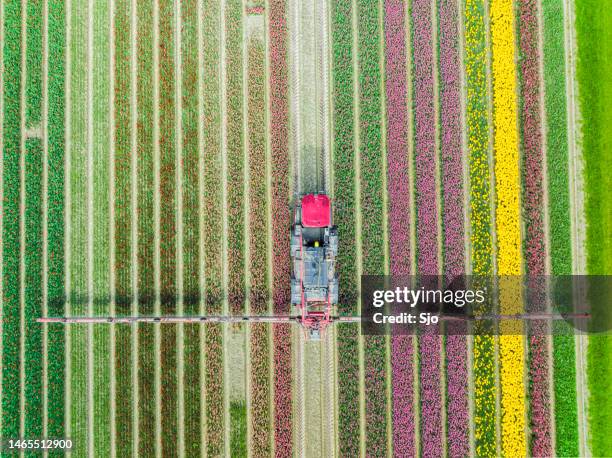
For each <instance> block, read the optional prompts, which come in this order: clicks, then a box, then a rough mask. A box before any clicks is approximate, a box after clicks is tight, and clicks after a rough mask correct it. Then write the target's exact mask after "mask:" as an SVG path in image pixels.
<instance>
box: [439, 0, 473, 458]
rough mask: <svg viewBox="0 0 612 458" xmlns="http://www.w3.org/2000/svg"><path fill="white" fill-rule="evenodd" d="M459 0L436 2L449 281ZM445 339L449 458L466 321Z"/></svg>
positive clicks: (461, 451) (458, 183)
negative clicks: (437, 9) (438, 30)
mask: <svg viewBox="0 0 612 458" xmlns="http://www.w3.org/2000/svg"><path fill="white" fill-rule="evenodd" d="M458 16H459V14H458V11H457V2H455V1H453V0H440V4H439V27H440V33H439V53H440V56H439V62H440V64H439V72H440V104H441V107H440V125H441V132H440V141H441V149H442V154H441V157H442V192H443V194H444V209H443V214H442V219H443V220H442V221H443V226H444V234H443V237H444V272H445V274H446V276H447V278H448V279H449V281H450V280H452V278H453V277H454V276H456V275H461V274H463V273H464V272H465V265H464V256H465V253H464V227H463V166H462V149H461V86H460V79H459V74H460V61H459V26H458V21H459V17H458ZM453 326H454V329H452V331H450V328H449V331H450V332H449V335H448V337H447V339H446V383H447V388H446V402H447V415H446V416H447V442H448V454H449V456H451V457H462V456H467V455H469V450H470V448H469V405H468V386H467V383H466V380H467V379H468V365H467V338H466V336H465V335H461V334H464V333H465V331H466V329H465V327H466V326H465V324H463V323H457V324H453Z"/></svg>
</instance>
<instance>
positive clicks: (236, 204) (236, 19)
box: [225, 0, 245, 315]
mask: <svg viewBox="0 0 612 458" xmlns="http://www.w3.org/2000/svg"><path fill="white" fill-rule="evenodd" d="M242 11H243V8H242V2H241V1H240V0H228V2H227V5H226V17H225V23H226V38H227V44H226V62H225V65H226V68H227V72H226V90H227V120H226V122H227V202H228V203H227V222H228V224H227V226H228V234H227V235H228V240H227V261H228V266H229V284H228V300H229V306H230V311H231V313H232V314H235V315H240V314H242V313H244V299H245V292H244V288H245V283H244V268H245V259H244V200H245V196H244V149H243V148H244V139H243V133H242V123H243V119H242V118H243V116H242V108H243V106H242V105H243V103H242V97H243V92H244V90H243V84H242V76H243V75H242V57H243V44H242Z"/></svg>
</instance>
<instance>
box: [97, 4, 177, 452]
mask: <svg viewBox="0 0 612 458" xmlns="http://www.w3.org/2000/svg"><path fill="white" fill-rule="evenodd" d="M136 13H137V33H138V35H137V43H136V46H137V50H138V51H137V73H136V101H137V108H136V110H137V115H138V122H137V125H136V137H137V160H138V163H137V171H138V192H137V211H138V213H137V215H136V218H137V222H138V235H137V237H138V242H137V244H138V250H137V255H138V266H137V272H138V286H137V290H138V313H139V314H142V315H152V314H153V313H154V310H155V267H154V260H155V248H156V247H155V224H153V221H154V219H153V217H154V213H153V203H154V200H155V196H156V192H155V191H156V190H155V185H154V181H155V169H154V158H153V156H154V152H153V149H154V148H153V123H154V119H153V103H154V102H153V92H154V91H153V72H154V68H153V46H152V44H153V35H154V33H155V31H154V30H153V28H154V24H153V4H152V3H149V2H142V3H140V4H139V5H138V6H137V12H136ZM161 205H162V206H163V205H164V204H163V203H162V204H161ZM164 292H165V291H164ZM154 348H155V334H154V329H153V327H152V326H151V325H147V324H145V325H141V326H139V327H138V359H139V364H138V453H139V455H141V456H151V455H154V454H155V406H156V398H157V393H156V391H155V364H156V362H155V360H156V358H157V355H156V354H155V351H154V350H153V349H154ZM165 350H168V351H174V350H172V349H165ZM166 370H171V369H170V368H166ZM170 396H171V397H172V398H175V397H176V395H170ZM98 442H99V439H98V438H96V444H97V443H98Z"/></svg>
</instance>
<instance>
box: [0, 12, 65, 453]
mask: <svg viewBox="0 0 612 458" xmlns="http://www.w3.org/2000/svg"><path fill="white" fill-rule="evenodd" d="M48 11H49V17H48V24H49V29H48V30H49V35H48V44H49V45H48V46H49V54H48V91H49V105H48V112H47V113H48V114H47V116H48V151H49V153H48V154H49V163H48V165H49V169H48V173H49V175H48V185H47V205H48V213H47V231H48V236H47V250H48V251H47V257H48V264H47V273H48V277H47V291H48V306H47V312H48V315H49V316H60V315H61V314H62V313H63V312H64V300H63V298H64V263H65V260H64V139H65V131H64V109H65V98H64V90H65V86H64V84H65V69H64V58H65V52H66V37H65V11H64V2H63V0H52V1H50V2H49V4H48ZM5 167H6V166H5ZM5 180H6V178H5ZM5 217H6V214H5ZM4 221H6V219H5V220H4ZM4 224H6V223H4ZM5 240H6V239H5ZM5 243H6V242H5ZM4 259H6V258H4ZM5 262H6V261H5ZM5 284H6V283H5ZM64 331H65V330H64V328H63V327H62V326H48V327H47V355H48V358H47V359H48V366H47V374H48V377H47V383H48V385H47V392H48V401H47V431H48V433H47V436H48V437H62V436H64V435H65V434H64V404H65V402H64V390H65V381H64V349H65V346H64ZM60 454H61V452H60V453H58V454H56V455H53V454H52V453H50V454H49V455H50V456H59V455H60Z"/></svg>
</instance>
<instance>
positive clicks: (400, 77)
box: [385, 0, 415, 456]
mask: <svg viewBox="0 0 612 458" xmlns="http://www.w3.org/2000/svg"><path fill="white" fill-rule="evenodd" d="M405 33H406V27H405V23H404V2H403V1H401V0H386V1H385V60H386V99H387V161H388V168H387V174H388V180H387V186H388V193H389V249H390V256H391V274H393V275H399V274H409V273H410V239H409V234H410V230H409V228H410V219H409V215H410V191H409V189H408V183H409V180H408V159H407V154H406V150H407V141H408V139H407V132H406V118H407V113H406V111H407V110H406V47H405ZM412 352H413V348H412V339H411V337H410V336H393V337H392V338H391V373H392V402H393V408H392V409H393V452H394V455H395V456H413V455H414V454H415V447H414V437H415V426H414V409H413V401H414V400H413V395H412V393H413V383H414V380H413V376H412Z"/></svg>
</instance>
